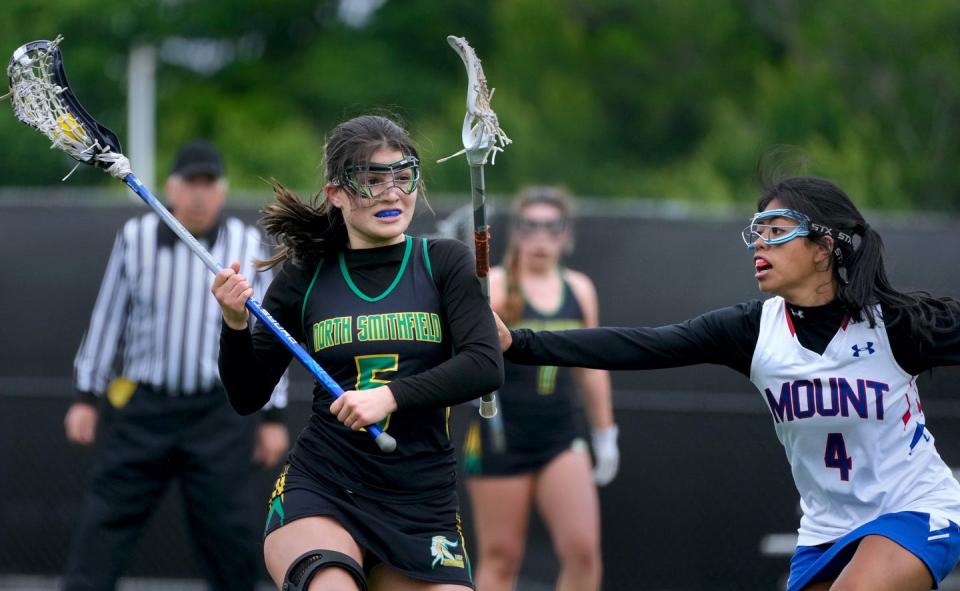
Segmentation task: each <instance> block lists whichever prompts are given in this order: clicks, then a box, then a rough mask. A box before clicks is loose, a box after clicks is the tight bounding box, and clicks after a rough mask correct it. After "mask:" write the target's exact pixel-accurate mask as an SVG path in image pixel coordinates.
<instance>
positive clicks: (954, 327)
mask: <svg viewBox="0 0 960 591" xmlns="http://www.w3.org/2000/svg"><path fill="white" fill-rule="evenodd" d="M953 315H954V314H951V313H950V312H949V311H945V312H944V315H942V316H939V317H938V318H937V320H936V325H937V326H936V329H935V330H933V331H931V335H930V341H929V342H928V341H924V340H923V339H921V338H919V337H916V336H914V335H913V334H912V332H911V329H910V323H909V322H908V321H907V319H906V318H903V319H902V320H900V321H893V322H892V323H891V324H889V325H887V338H889V339H890V348H891V350H892V351H893V356H894V359H896V360H897V364H898V365H900V367H901V368H903V370H904V371H906V372H907V373H909V374H910V375H914V376H916V375H920V374H922V373H923V372H925V371H929V370H931V369H933V368H935V367H940V366H945V365H960V318H954V317H953Z"/></svg>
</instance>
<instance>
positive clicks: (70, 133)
mask: <svg viewBox="0 0 960 591" xmlns="http://www.w3.org/2000/svg"><path fill="white" fill-rule="evenodd" d="M57 127H59V128H60V133H62V134H63V135H65V136H66V137H68V138H70V139H72V140H73V141H75V142H80V141H83V140H85V139H86V138H87V134H86V133H85V132H84V131H83V128H82V127H80V122H79V121H77V119H76V118H75V117H74V116H73V115H71V114H70V113H63V114H62V115H59V116H58V117H57Z"/></svg>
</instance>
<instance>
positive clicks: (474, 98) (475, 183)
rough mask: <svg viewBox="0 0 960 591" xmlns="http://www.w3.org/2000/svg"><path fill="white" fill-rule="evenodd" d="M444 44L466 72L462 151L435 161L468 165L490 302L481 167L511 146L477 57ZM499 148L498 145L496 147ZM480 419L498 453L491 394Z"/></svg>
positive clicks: (466, 47)
mask: <svg viewBox="0 0 960 591" xmlns="http://www.w3.org/2000/svg"><path fill="white" fill-rule="evenodd" d="M447 43H449V44H450V47H452V48H453V50H454V51H456V52H457V55H459V56H460V59H461V60H463V65H464V66H465V67H466V68H467V114H466V115H465V116H464V118H463V129H462V131H461V138H462V139H463V149H462V150H460V151H459V152H457V153H456V154H453V155H450V156H447V157H446V158H442V159H440V160H438V162H445V161H447V160H449V159H451V158H453V157H455V156H459V155H460V154H466V156H467V164H469V165H470V194H471V196H472V198H473V243H474V247H475V250H476V258H477V277H479V278H480V284H481V285H482V286H483V293H484V295H486V296H487V299H488V300H489V299H490V282H489V279H488V278H487V273H488V271H489V270H490V226H489V225H488V224H487V215H486V206H487V204H486V200H487V198H486V189H485V185H484V180H483V166H484V164H486V163H487V157H488V156H489V157H490V164H494V163H495V162H496V158H497V152H502V151H503V147H504V146H506V145H507V144H509V143H510V142H511V140H510V138H508V137H507V134H506V133H504V132H503V130H502V129H500V123H499V122H498V121H497V114H496V113H494V112H493V109H492V108H491V107H490V100H491V99H492V98H493V91H491V90H488V89H487V79H486V77H485V76H484V75H483V66H481V65H480V59H479V58H478V57H477V54H476V53H475V52H474V51H473V48H472V47H470V44H469V43H467V40H466V39H464V38H463V37H455V36H453V35H450V36H448V37H447ZM498 144H499V145H498ZM480 416H482V417H484V418H486V419H491V420H492V422H491V424H490V426H491V428H492V431H493V436H494V445H495V446H496V448H497V449H498V450H501V451H502V450H503V449H504V448H505V447H506V441H505V439H504V434H503V419H502V417H500V416H499V415H498V414H497V397H496V394H495V393H491V394H487V395H486V396H483V398H481V399H480Z"/></svg>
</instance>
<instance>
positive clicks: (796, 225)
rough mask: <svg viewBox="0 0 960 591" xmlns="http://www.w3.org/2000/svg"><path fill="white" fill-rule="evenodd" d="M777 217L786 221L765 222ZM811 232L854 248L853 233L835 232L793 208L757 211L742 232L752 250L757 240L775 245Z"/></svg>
mask: <svg viewBox="0 0 960 591" xmlns="http://www.w3.org/2000/svg"><path fill="white" fill-rule="evenodd" d="M776 218H785V219H786V221H782V222H780V223H777V224H766V223H764V222H767V221H770V220H774V219H776ZM810 234H816V235H819V236H830V237H831V238H833V239H835V240H837V241H838V242H844V243H846V244H847V245H848V246H849V247H850V248H853V236H852V235H850V234H848V233H846V232H840V231H837V232H834V230H833V228H830V227H828V226H824V225H823V224H817V223H815V222H811V221H810V218H809V217H807V215H806V214H803V213H800V212H799V211H796V210H793V209H769V210H767V211H760V212H757V213H755V214H753V217H752V218H751V219H750V224H749V225H748V226H747V227H746V228H744V229H743V230H742V231H741V232H740V236H741V237H742V238H743V243H744V244H746V245H747V248H748V249H750V250H753V249H754V248H756V245H757V240H763V243H764V244H766V245H767V246H775V245H777V244H784V243H786V242H790V241H791V240H793V239H794V238H799V237H800V236H809V235H810ZM837 247H838V248H837V249H836V252H837V255H838V256H839V253H840V249H839V244H837Z"/></svg>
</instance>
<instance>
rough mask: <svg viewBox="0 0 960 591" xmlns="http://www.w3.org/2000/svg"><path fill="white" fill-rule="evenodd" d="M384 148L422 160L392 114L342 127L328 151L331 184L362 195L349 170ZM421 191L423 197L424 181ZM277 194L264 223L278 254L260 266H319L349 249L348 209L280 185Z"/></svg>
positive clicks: (326, 160) (351, 121)
mask: <svg viewBox="0 0 960 591" xmlns="http://www.w3.org/2000/svg"><path fill="white" fill-rule="evenodd" d="M381 149H391V150H397V151H398V152H400V153H402V154H404V155H405V156H414V157H416V158H417V159H419V158H420V155H419V153H418V152H417V147H416V146H415V145H414V143H413V140H412V139H410V135H409V134H408V133H407V131H406V130H405V129H403V128H402V127H400V126H399V125H398V124H396V123H395V122H393V121H392V120H391V119H388V118H387V117H383V116H381V115H362V116H360V117H354V118H353V119H349V120H347V121H344V122H343V123H341V124H340V125H337V127H335V128H334V130H333V131H332V132H331V133H330V136H329V137H328V138H327V143H326V146H325V149H324V170H325V177H326V181H327V183H328V184H332V185H336V186H338V187H342V188H344V190H345V192H346V194H347V196H348V197H349V198H350V199H357V196H356V195H355V194H354V193H353V191H352V190H350V189H348V187H349V186H350V183H349V179H348V173H347V171H348V170H349V169H350V168H351V167H352V166H354V165H357V164H364V163H367V162H369V161H370V158H371V156H373V153H374V152H376V151H377V150H381ZM418 190H419V194H420V195H421V196H422V195H423V191H424V187H423V181H420V186H419V187H418ZM273 192H274V195H275V196H276V201H275V202H274V203H271V204H270V205H268V206H267V207H265V208H264V210H263V218H261V220H260V224H261V225H262V226H263V228H264V230H265V231H266V233H267V235H268V236H270V237H271V238H273V240H274V242H275V243H276V245H277V247H278V249H277V253H276V254H275V255H274V256H272V257H270V258H268V259H265V260H262V261H257V266H258V267H259V268H269V267H272V266H274V265H276V264H278V263H281V262H283V261H284V260H286V259H293V260H294V261H296V262H297V263H299V264H304V265H307V266H310V265H315V264H316V263H318V262H320V261H321V260H323V259H324V258H326V257H328V256H330V255H331V254H336V253H338V252H340V251H341V250H343V249H344V248H345V247H346V244H347V240H348V237H347V228H346V224H345V223H344V220H343V213H342V212H341V211H340V208H338V207H336V206H334V205H333V204H332V203H331V202H330V200H329V199H323V200H322V201H321V200H320V199H321V198H320V195H317V196H315V197H314V198H313V200H312V201H311V202H310V203H305V202H304V201H302V200H300V199H299V198H298V197H297V196H296V195H294V194H293V193H291V192H290V191H289V190H287V189H286V188H285V187H283V186H282V185H281V184H279V183H275V184H274V187H273ZM318 202H319V203H318Z"/></svg>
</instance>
